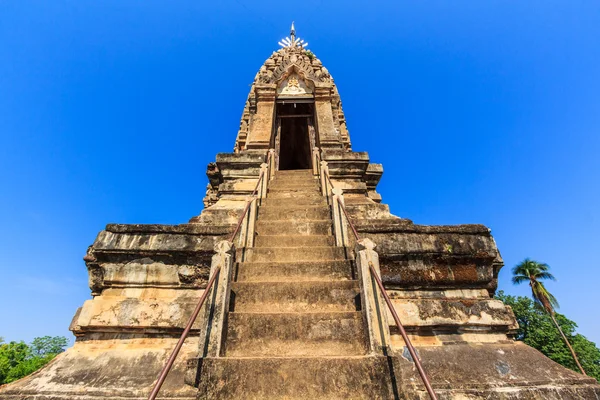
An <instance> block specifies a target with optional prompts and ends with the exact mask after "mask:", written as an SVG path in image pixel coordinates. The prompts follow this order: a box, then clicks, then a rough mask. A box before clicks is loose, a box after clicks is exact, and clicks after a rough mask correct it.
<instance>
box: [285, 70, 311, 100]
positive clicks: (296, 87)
mask: <svg viewBox="0 0 600 400" xmlns="http://www.w3.org/2000/svg"><path fill="white" fill-rule="evenodd" d="M312 92H313V89H312V88H311V87H310V86H308V85H307V84H306V82H305V81H304V79H302V78H300V77H299V76H298V74H295V73H293V74H291V75H290V76H288V77H287V78H286V79H285V80H283V81H282V82H281V84H280V85H279V87H278V88H277V94H278V95H280V96H302V95H310V94H312Z"/></svg>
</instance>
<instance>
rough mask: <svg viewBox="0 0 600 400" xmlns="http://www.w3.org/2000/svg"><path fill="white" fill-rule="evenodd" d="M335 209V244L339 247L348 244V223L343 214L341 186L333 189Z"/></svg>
mask: <svg viewBox="0 0 600 400" xmlns="http://www.w3.org/2000/svg"><path fill="white" fill-rule="evenodd" d="M331 193H332V196H333V197H332V202H331V208H332V210H333V230H334V234H335V244H336V246H338V247H347V246H348V224H347V222H346V219H345V218H344V217H343V216H342V207H343V206H344V195H343V191H342V189H341V188H333V189H331Z"/></svg>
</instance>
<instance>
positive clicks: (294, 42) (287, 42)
mask: <svg viewBox="0 0 600 400" xmlns="http://www.w3.org/2000/svg"><path fill="white" fill-rule="evenodd" d="M279 45H280V46H281V47H300V48H301V49H304V50H308V48H307V47H308V43H307V42H305V41H304V40H302V39H300V38H297V37H296V28H295V27H294V21H292V29H291V30H290V37H286V38H283V39H281V41H279Z"/></svg>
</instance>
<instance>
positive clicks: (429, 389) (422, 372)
mask: <svg viewBox="0 0 600 400" xmlns="http://www.w3.org/2000/svg"><path fill="white" fill-rule="evenodd" d="M369 270H370V271H371V275H373V277H374V278H375V282H377V286H378V287H379V290H381V294H382V295H383V298H384V299H385V303H386V304H387V306H388V308H389V309H390V311H391V312H392V317H393V318H394V322H395V323H396V326H397V327H398V330H399V331H400V335H401V336H402V339H404V343H405V344H406V347H407V348H408V352H409V353H410V356H411V357H412V359H413V361H414V363H415V366H416V367H417V371H419V375H420V376H421V380H423V384H424V385H425V389H427V393H429V397H431V398H432V399H433V400H437V395H436V394H435V392H434V391H433V388H432V387H431V382H429V378H427V374H425V370H424V369H423V366H422V365H421V361H420V360H419V356H418V355H417V351H416V350H415V348H414V347H413V345H412V342H411V341H410V339H409V338H408V335H407V334H406V330H404V326H403V325H402V322H400V317H398V313H396V309H394V305H393V304H392V300H391V299H390V296H389V295H388V294H387V291H386V290H385V288H384V287H383V282H381V278H380V277H379V275H378V274H377V271H375V268H374V267H373V263H372V262H371V261H369Z"/></svg>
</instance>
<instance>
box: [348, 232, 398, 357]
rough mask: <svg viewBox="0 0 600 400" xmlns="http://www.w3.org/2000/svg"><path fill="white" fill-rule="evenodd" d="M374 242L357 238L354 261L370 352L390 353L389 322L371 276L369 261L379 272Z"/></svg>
mask: <svg viewBox="0 0 600 400" xmlns="http://www.w3.org/2000/svg"><path fill="white" fill-rule="evenodd" d="M375 246H376V245H375V243H374V242H373V241H372V240H371V239H368V238H365V239H359V240H357V242H356V246H355V247H354V254H355V262H356V269H357V274H358V277H359V284H360V286H361V289H362V290H361V300H362V304H364V310H365V314H366V317H367V318H366V319H367V327H368V330H369V335H368V337H369V345H370V349H369V350H370V351H371V352H372V353H379V354H380V353H383V354H384V355H389V354H390V351H389V349H390V343H391V342H390V324H389V322H388V318H387V310H386V308H385V303H384V301H383V299H382V298H381V296H380V295H379V291H378V290H377V283H376V282H375V280H374V278H373V277H372V276H371V271H370V269H369V261H371V262H372V264H373V268H374V269H375V271H376V272H377V273H378V274H380V272H379V255H378V254H377V252H376V251H375V250H373V249H374V248H375Z"/></svg>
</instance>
